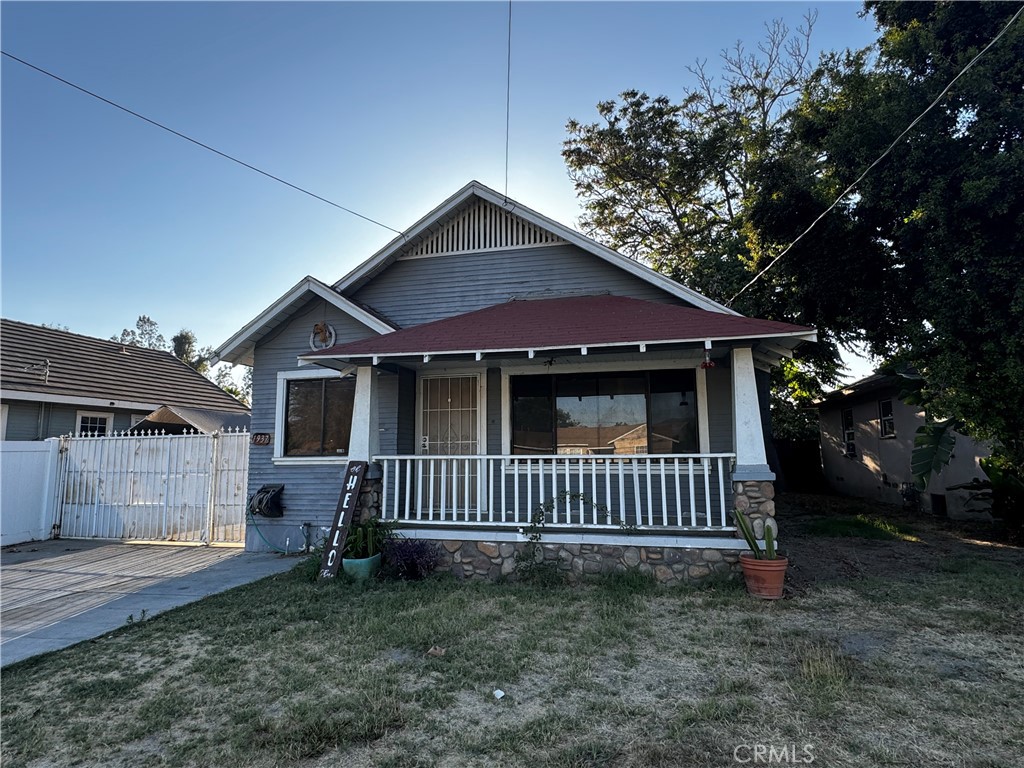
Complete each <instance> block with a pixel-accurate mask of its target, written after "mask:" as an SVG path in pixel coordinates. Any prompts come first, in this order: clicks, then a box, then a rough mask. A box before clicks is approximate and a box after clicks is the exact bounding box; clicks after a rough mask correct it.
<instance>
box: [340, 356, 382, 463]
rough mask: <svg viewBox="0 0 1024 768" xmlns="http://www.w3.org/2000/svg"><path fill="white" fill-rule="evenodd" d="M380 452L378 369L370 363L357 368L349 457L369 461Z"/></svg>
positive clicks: (354, 459)
mask: <svg viewBox="0 0 1024 768" xmlns="http://www.w3.org/2000/svg"><path fill="white" fill-rule="evenodd" d="M378 453H380V415H379V408H378V404H377V371H376V369H375V368H373V367H371V366H369V365H361V366H359V368H357V369H356V395H355V400H354V401H353V403H352V433H351V436H350V437H349V444H348V457H349V458H350V459H352V460H353V461H369V460H370V458H371V457H373V456H375V455H376V454H378Z"/></svg>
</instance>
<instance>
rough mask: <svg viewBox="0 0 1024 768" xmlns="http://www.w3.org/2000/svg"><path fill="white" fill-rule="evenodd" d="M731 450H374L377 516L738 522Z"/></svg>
mask: <svg viewBox="0 0 1024 768" xmlns="http://www.w3.org/2000/svg"><path fill="white" fill-rule="evenodd" d="M734 459H735V454H733V453H704V454H685V455H676V454H657V455H655V454H641V455H630V456H626V455H611V456H565V455H557V456H423V455H411V456H377V457H375V458H374V461H376V462H379V463H380V464H381V465H382V467H383V471H384V483H383V484H384V492H383V496H382V499H381V516H382V517H383V518H384V519H386V520H393V521H396V522H399V523H415V524H417V525H419V524H422V525H470V526H474V527H502V526H503V527H524V526H527V525H529V524H530V523H531V521H532V518H533V515H534V513H535V512H537V511H538V510H539V509H540V508H541V507H543V508H544V512H545V525H546V526H547V527H549V528H550V527H559V528H587V529H619V528H636V529H648V530H666V529H671V530H685V531H731V530H735V527H734V526H733V525H732V521H731V519H730V517H729V510H731V509H732V487H731V486H732V484H731V483H730V482H729V473H730V470H731V467H732V463H733V460H734Z"/></svg>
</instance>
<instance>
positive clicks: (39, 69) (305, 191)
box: [0, 51, 402, 235]
mask: <svg viewBox="0 0 1024 768" xmlns="http://www.w3.org/2000/svg"><path fill="white" fill-rule="evenodd" d="M0 53H2V54H3V55H4V56H6V57H7V58H9V59H13V60H14V61H16V62H18V63H19V64H24V65H25V66H26V67H28V68H29V69H34V70H35V71H36V72H40V73H42V74H44V75H46V76H47V77H52V78H53V79H54V80H56V81H58V82H60V83H64V85H67V86H70V87H72V88H74V89H75V90H76V91H81V92H82V93H84V94H86V95H88V96H92V97H93V98H94V99H99V100H100V101H102V102H103V103H104V104H109V105H110V106H112V107H115V108H117V109H120V110H121V111H122V112H127V113H128V114H129V115H131V116H132V117H137V118H139V119H140V120H144V121H145V122H147V123H149V124H150V125H155V126H156V127H157V128H160V129H162V130H165V131H167V132H168V133H172V134H174V135H175V136H177V137H178V138H181V139H185V141H190V142H192V143H193V144H195V145H196V146H198V147H202V148H203V149H205V150H208V151H210V152H213V153H214V154H215V155H220V156H221V157H223V158H225V159H227V160H230V161H231V162H233V163H238V164H239V165H241V166H244V167H245V168H248V169H249V170H250V171H256V173H259V174H261V175H263V176H266V177H267V178H268V179H273V180H274V181H276V182H279V183H281V184H284V185H285V186H286V187H291V188H292V189H294V190H296V191H298V192H301V193H302V194H304V195H309V196H310V197H312V198H316V199H317V200H319V201H320V202H322V203H327V204H328V205H333V206H334V207H335V208H338V209H340V210H342V211H345V213H350V214H352V215H353V216H358V217H359V218H360V219H363V220H364V221H368V222H370V223H371V224H376V225H377V226H378V227H383V228H384V229H387V230H390V231H392V232H394V233H395V234H398V235H401V234H402V233H401V232H399V231H398V230H397V229H393V228H391V227H389V226H388V225H387V224H382V223H380V222H379V221H377V220H376V219H371V218H370V217H369V216H364V215H363V214H361V213H359V212H357V211H353V210H352V209H351V208H346V207H345V206H343V205H339V204H338V203H335V202H333V201H331V200H328V199H327V198H326V197H321V196H320V195H318V194H316V193H314V192H310V191H309V190H308V189H303V188H302V187H300V186H297V185H295V184H292V183H291V182H290V181H285V180H284V179H282V178H280V177H279V176H275V175H274V174H272V173H267V172H266V171H263V170H260V169H259V168H257V167H256V166H255V165H250V164H249V163H246V162H244V161H243V160H239V159H238V158H237V157H232V156H231V155H229V154H227V153H226V152H221V151H220V150H219V149H214V148H213V147H211V146H210V145H209V144H204V143H203V142H201V141H198V140H197V139H193V138H192V137H191V136H186V135H185V134H184V133H181V132H180V131H176V130H174V129H173V128H168V127H167V126H166V125H164V124H162V123H158V122H157V121H156V120H151V119H150V118H148V117H146V116H145V115H140V114H139V113H138V112H133V111H132V110H130V109H128V107H123V106H121V105H120V104H118V103H117V102H114V101H111V100H110V99H106V98H104V97H103V96H100V95H99V94H97V93H93V92H92V91H90V90H88V89H86V88H83V87H82V86H80V85H75V84H74V83H72V82H71V81H70V80H65V79H64V78H63V77H60V76H59V75H55V74H53V72H47V71H46V70H45V69H43V68H42V67H37V66H36V65H35V64H30V63H29V62H27V61H25V60H24V59H19V58H18V57H17V56H14V55H13V54H10V53H8V52H7V51H0Z"/></svg>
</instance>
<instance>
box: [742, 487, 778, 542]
mask: <svg viewBox="0 0 1024 768" xmlns="http://www.w3.org/2000/svg"><path fill="white" fill-rule="evenodd" d="M774 499H775V485H774V484H773V483H772V482H771V481H770V480H737V481H736V482H734V483H733V500H732V504H733V507H735V508H736V510H737V511H738V512H740V513H742V514H743V515H745V516H746V518H747V519H748V520H749V521H750V527H751V528H753V530H754V537H755V538H757V539H759V540H761V539H764V531H765V528H771V529H772V532H773V533H774V534H775V538H776V539H778V538H779V525H778V523H776V522H775V501H774ZM736 535H737V536H739V535H740V534H739V533H738V532H737V534H736Z"/></svg>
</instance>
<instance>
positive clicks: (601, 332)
mask: <svg viewBox="0 0 1024 768" xmlns="http://www.w3.org/2000/svg"><path fill="white" fill-rule="evenodd" d="M813 333H814V329H813V328H807V327H804V326H800V325H790V324H789V323H780V322H775V321H773V320H757V319H754V318H749V317H742V316H739V315H728V314H725V313H722V312H709V311H706V310H702V309H692V308H689V307H679V306H674V305H671V304H661V303H657V302H652V301H643V300H641V299H633V298H628V297H626V296H609V295H601V296H576V297H564V298H557V299H536V300H513V301H509V302H505V303H503V304H498V305H496V306H493V307H487V308H486V309H481V310H477V311H475V312H467V313H466V314H463V315H456V316H455V317H450V318H446V319H444V320H437V321H435V322H432V323H424V324H423V325H417V326H414V327H412V328H406V329H404V330H400V331H395V332H394V333H388V334H384V335H383V336H378V337H376V338H371V339H363V340H360V341H355V342H350V343H348V344H339V345H337V346H334V347H331V348H330V349H325V350H322V351H320V352H315V353H311V354H308V355H303V358H306V359H309V360H315V359H317V358H321V357H334V358H342V359H351V358H357V357H369V356H372V355H379V356H397V355H419V354H444V353H449V354H455V353H472V352H512V351H521V350H529V349H536V350H542V349H564V348H570V347H583V346H587V347H601V346H624V345H626V344H641V343H650V344H664V343H672V342H701V341H703V340H705V339H711V340H716V339H719V340H725V339H754V340H756V339H761V338H770V337H775V338H786V337H791V338H792V337H806V336H809V335H812V334H813Z"/></svg>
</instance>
